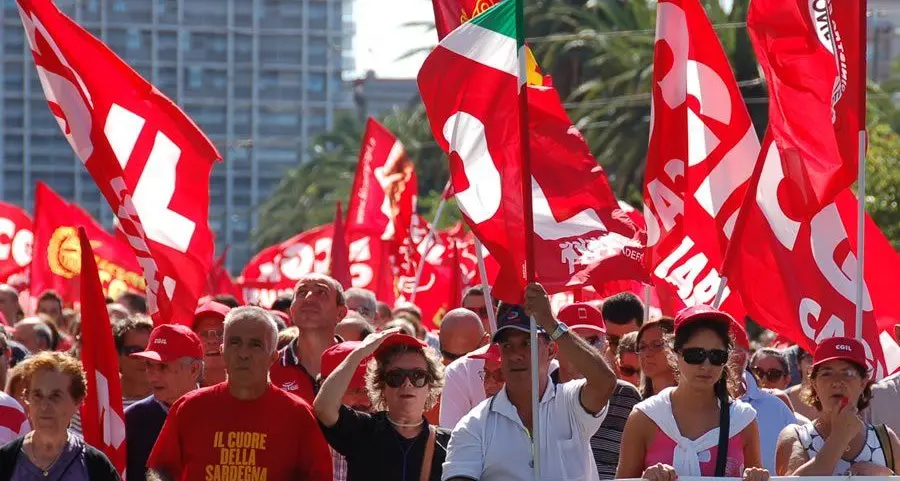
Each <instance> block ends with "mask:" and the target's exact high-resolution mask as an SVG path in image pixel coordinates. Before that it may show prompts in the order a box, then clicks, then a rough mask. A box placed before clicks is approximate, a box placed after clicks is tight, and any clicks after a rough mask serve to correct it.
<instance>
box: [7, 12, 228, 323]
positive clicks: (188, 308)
mask: <svg viewBox="0 0 900 481" xmlns="http://www.w3.org/2000/svg"><path fill="white" fill-rule="evenodd" d="M18 4H19V7H20V10H19V11H20V16H21V19H22V23H23V26H24V27H25V33H26V36H27V38H28V43H29V45H30V48H31V53H32V55H33V57H34V63H35V67H36V69H37V75H38V78H39V79H40V81H41V85H42V86H43V88H44V94H45V96H46V97H47V100H48V103H49V105H50V111H51V112H52V113H53V115H54V116H55V117H56V120H57V122H58V123H59V126H60V128H61V129H62V131H63V134H64V135H65V137H66V139H67V140H68V141H69V143H70V144H71V146H72V148H73V150H74V151H75V153H76V155H77V156H78V158H79V159H81V161H82V162H83V163H84V165H85V168H86V169H87V171H88V172H89V173H90V174H91V177H93V178H94V181H95V182H96V183H97V186H98V187H99V189H100V192H101V193H102V194H103V196H104V197H105V198H106V200H107V202H108V203H109V205H110V207H111V208H112V211H113V213H114V214H115V215H116V217H118V220H119V221H120V222H121V225H122V230H123V232H124V233H125V235H126V237H127V238H128V241H129V244H130V245H131V247H132V249H133V250H134V253H135V255H136V256H137V259H138V262H139V263H140V265H141V267H142V268H143V273H144V276H145V277H146V280H147V290H146V294H147V300H148V304H149V306H148V307H149V311H150V313H151V314H152V315H153V317H154V320H155V321H156V322H182V323H190V322H191V319H193V315H194V310H195V309H196V307H197V298H198V297H200V295H201V294H202V292H203V290H204V287H205V284H206V279H207V272H208V271H209V267H210V265H211V263H212V256H213V249H214V246H213V237H212V233H211V231H210V229H209V222H208V220H209V175H210V171H211V169H212V165H213V163H214V162H216V161H217V160H218V159H219V158H220V156H219V154H218V152H217V151H216V149H215V147H213V145H212V143H211V142H210V141H209V139H207V138H206V136H205V135H203V133H202V132H201V131H200V130H199V129H198V128H197V126H196V125H195V124H194V123H193V122H192V121H191V120H190V119H189V118H188V117H187V116H186V115H185V114H184V113H183V112H182V111H181V110H180V109H179V108H178V107H177V106H176V105H175V104H174V103H172V101H170V100H169V99H167V98H166V97H165V96H163V95H162V93H160V91H159V90H157V89H156V88H154V87H153V85H150V84H149V83H147V81H146V80H144V79H143V78H141V76H140V75H138V74H137V73H136V72H135V71H134V70H132V69H131V68H130V67H129V66H128V65H126V64H125V63H124V62H123V61H122V60H121V59H120V58H118V57H117V56H116V55H115V54H114V53H113V52H112V51H111V50H110V49H109V48H107V47H106V46H105V45H104V44H103V43H102V42H100V41H99V40H97V39H96V38H94V37H93V36H92V35H91V34H90V33H88V32H87V31H86V30H84V29H82V28H81V27H79V26H78V25H77V24H75V23H74V22H73V21H72V20H71V19H70V18H68V17H66V16H65V15H64V14H63V13H62V12H60V10H59V9H58V8H57V7H56V6H55V5H54V4H53V2H51V1H50V0H18ZM101 269H102V266H101ZM33 288H34V287H32V289H33Z"/></svg>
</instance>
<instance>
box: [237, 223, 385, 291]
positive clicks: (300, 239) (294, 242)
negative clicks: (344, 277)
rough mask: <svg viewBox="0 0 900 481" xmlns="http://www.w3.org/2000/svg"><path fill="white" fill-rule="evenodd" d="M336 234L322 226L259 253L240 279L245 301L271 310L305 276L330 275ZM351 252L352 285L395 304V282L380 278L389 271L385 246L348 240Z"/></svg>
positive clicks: (374, 241)
mask: <svg viewBox="0 0 900 481" xmlns="http://www.w3.org/2000/svg"><path fill="white" fill-rule="evenodd" d="M333 232H334V226H333V224H326V225H322V226H319V227H316V228H313V229H310V230H308V231H306V232H303V233H301V234H297V235H296V236H294V237H291V238H290V239H288V240H286V241H284V242H281V243H280V244H276V245H274V246H270V247H267V248H265V249H263V250H262V251H260V252H259V253H258V254H256V256H254V257H253V259H251V260H250V262H249V263H247V265H246V266H245V267H244V270H243V272H242V273H241V278H240V280H239V282H240V284H241V286H242V287H243V290H244V300H245V301H246V302H247V303H248V304H259V305H262V306H266V307H268V306H270V305H271V304H272V302H273V301H274V300H275V299H276V298H277V297H278V296H279V295H286V294H288V295H289V294H291V293H292V292H293V289H294V285H295V284H296V283H297V280H298V279H300V278H301V277H302V276H303V275H305V274H309V273H312V272H318V273H322V274H328V272H329V269H330V267H331V243H332V234H333ZM349 249H350V276H351V283H352V284H353V286H354V287H362V288H365V289H369V290H371V291H373V292H375V295H376V296H377V297H378V300H381V301H384V302H387V303H389V304H390V303H393V301H394V295H393V283H391V284H390V285H385V284H384V282H383V281H382V280H381V279H383V278H384V277H385V276H384V275H381V276H378V275H377V274H379V273H380V272H382V270H383V269H384V268H390V262H389V260H388V253H387V251H386V249H385V243H384V242H382V241H381V239H378V238H377V237H372V236H362V237H358V238H351V239H349ZM391 281H392V282H393V279H391ZM386 290H387V292H386Z"/></svg>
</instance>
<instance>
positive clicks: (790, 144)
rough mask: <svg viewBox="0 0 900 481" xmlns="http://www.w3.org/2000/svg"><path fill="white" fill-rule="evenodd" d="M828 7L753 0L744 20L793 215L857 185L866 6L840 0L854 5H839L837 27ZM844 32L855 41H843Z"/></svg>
mask: <svg viewBox="0 0 900 481" xmlns="http://www.w3.org/2000/svg"><path fill="white" fill-rule="evenodd" d="M831 3H832V2H831V1H829V0H819V1H809V0H754V1H753V2H751V3H750V11H749V13H748V14H747V28H748V31H749V33H750V38H751V40H752V41H753V47H754V49H755V50H756V56H757V58H758V59H759V64H760V66H761V67H762V71H763V73H764V74H765V79H766V83H767V84H768V86H769V132H771V135H772V140H773V141H774V143H775V145H776V147H777V148H778V150H779V158H780V159H781V163H782V167H781V169H780V170H782V171H783V172H784V175H785V180H786V182H784V183H783V185H784V190H785V193H784V195H786V196H788V197H789V198H790V199H791V200H790V205H791V207H790V211H789V212H791V214H792V215H796V216H801V215H802V214H805V215H815V213H817V212H819V211H820V210H821V209H822V208H823V207H824V206H825V205H827V204H829V203H830V202H831V201H832V200H834V198H835V196H837V195H838V194H839V193H841V192H843V191H844V189H846V188H847V187H849V186H850V185H852V184H853V182H854V181H855V180H856V175H857V166H858V165H859V163H858V156H859V151H858V145H859V142H860V138H861V135H860V133H862V137H864V135H865V125H864V122H865V75H866V74H865V58H864V57H860V55H864V52H865V50H864V49H865V41H864V40H862V41H861V42H862V47H860V45H859V42H860V40H859V38H860V34H862V35H865V12H866V11H865V6H864V5H863V6H862V7H861V8H862V10H861V11H860V10H859V7H858V5H859V4H860V2H858V1H853V2H848V1H844V0H841V1H839V2H837V3H839V4H840V3H844V4H849V3H855V4H857V7H849V6H842V7H841V8H840V12H841V13H842V16H841V19H840V20H841V24H840V25H836V22H833V21H832V19H831V18H830V16H829V12H828V10H829V9H830V5H831ZM850 11H852V12H855V15H856V16H857V17H856V18H853V13H852V12H850ZM848 13H849V15H848ZM859 15H861V16H862V17H861V18H860V17H859ZM860 22H862V23H861V25H862V32H860V31H859V30H858V29H859V27H860ZM836 27H839V28H840V29H841V30H840V31H839V30H837V29H836ZM845 32H847V33H851V34H852V35H850V36H848V37H846V38H845V37H844V33H845ZM863 38H864V37H863ZM848 46H852V47H853V49H854V50H852V51H851V50H848V49H847V48H846V47H848ZM860 52H863V53H862V54H861V53H860ZM839 131H840V133H839ZM862 141H863V142H864V139H863V140H862ZM798 218H799V217H798Z"/></svg>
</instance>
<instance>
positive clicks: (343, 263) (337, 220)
mask: <svg viewBox="0 0 900 481" xmlns="http://www.w3.org/2000/svg"><path fill="white" fill-rule="evenodd" d="M331 225H332V232H333V233H334V237H333V238H332V240H331V265H330V266H329V268H328V273H329V275H331V277H333V278H334V280H336V281H338V282H339V283H340V284H341V286H343V287H344V289H349V288H350V285H351V283H350V249H349V248H348V246H347V233H346V231H344V213H343V212H342V211H341V203H340V202H338V203H337V207H336V208H335V212H334V222H332V224H331Z"/></svg>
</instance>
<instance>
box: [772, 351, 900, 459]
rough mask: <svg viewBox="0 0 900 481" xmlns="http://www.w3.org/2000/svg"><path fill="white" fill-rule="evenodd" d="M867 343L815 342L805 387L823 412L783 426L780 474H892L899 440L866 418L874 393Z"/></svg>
mask: <svg viewBox="0 0 900 481" xmlns="http://www.w3.org/2000/svg"><path fill="white" fill-rule="evenodd" d="M866 366H867V363H866V352H865V347H863V345H862V344H861V343H860V342H859V341H857V340H856V339H852V338H847V337H832V338H829V339H825V340H823V341H822V342H821V343H819V345H818V347H816V353H815V355H814V356H813V364H812V371H811V372H810V375H809V383H807V384H806V385H805V387H804V389H803V391H802V392H801V396H802V398H803V400H804V401H805V402H806V403H807V404H809V405H811V406H813V407H815V408H816V409H817V410H818V411H819V417H818V418H816V419H815V420H814V421H812V422H810V423H807V424H804V425H802V426H797V425H793V426H788V427H786V428H784V430H782V431H781V436H780V437H779V439H778V450H777V452H776V454H775V468H776V470H777V472H778V475H779V476H844V475H847V474H851V475H857V476H890V475H893V474H894V469H895V466H896V464H895V463H896V461H900V454H898V453H900V440H898V439H897V435H896V434H895V433H894V431H892V430H891V428H889V427H886V426H884V425H880V426H873V425H871V424H866V423H864V422H863V420H862V417H861V416H860V414H859V413H860V411H862V410H863V409H865V408H866V407H867V406H868V405H869V401H870V400H871V399H872V389H871V388H872V380H871V379H870V378H869V373H868V368H867V367H866Z"/></svg>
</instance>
